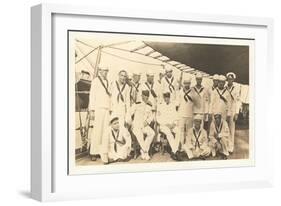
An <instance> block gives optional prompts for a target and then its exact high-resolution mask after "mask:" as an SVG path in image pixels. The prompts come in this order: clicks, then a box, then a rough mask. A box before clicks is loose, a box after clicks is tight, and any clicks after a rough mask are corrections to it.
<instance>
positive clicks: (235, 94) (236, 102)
mask: <svg viewBox="0 0 281 206" xmlns="http://www.w3.org/2000/svg"><path fill="white" fill-rule="evenodd" d="M226 78H227V85H226V88H227V91H228V92H229V95H230V103H229V104H230V111H229V116H230V117H229V119H228V126H229V130H230V136H231V138H230V141H229V152H233V150H234V136H235V122H236V120H237V118H238V113H239V109H240V106H241V104H240V89H239V87H238V86H237V85H234V84H233V82H234V81H235V79H236V75H235V74H234V73H233V72H229V73H227V74H226Z"/></svg>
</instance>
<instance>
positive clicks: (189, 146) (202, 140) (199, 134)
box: [183, 115, 211, 159]
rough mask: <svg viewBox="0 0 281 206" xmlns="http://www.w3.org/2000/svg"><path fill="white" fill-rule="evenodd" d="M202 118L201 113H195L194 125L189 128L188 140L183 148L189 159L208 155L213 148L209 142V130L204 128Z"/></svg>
mask: <svg viewBox="0 0 281 206" xmlns="http://www.w3.org/2000/svg"><path fill="white" fill-rule="evenodd" d="M201 124H202V118H201V116H200V115H195V116H194V120H193V127H192V128H190V129H189V130H188V133H187V141H186V143H185V144H184V146H183V148H184V150H185V152H186V154H187V156H188V158H189V159H193V158H202V159H204V158H205V157H208V156H209V155H210V153H211V149H210V147H209V144H208V137H207V132H206V130H205V129H203V128H202V126H201Z"/></svg>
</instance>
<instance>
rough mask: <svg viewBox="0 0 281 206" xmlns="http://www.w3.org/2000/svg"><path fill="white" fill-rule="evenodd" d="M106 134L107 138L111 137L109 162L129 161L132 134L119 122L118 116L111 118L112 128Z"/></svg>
mask: <svg viewBox="0 0 281 206" xmlns="http://www.w3.org/2000/svg"><path fill="white" fill-rule="evenodd" d="M106 135H107V137H106V138H108V139H109V151H108V158H109V162H113V161H128V160H129V154H130V151H131V136H130V133H129V132H128V130H127V129H126V128H125V127H123V126H122V125H120V124H119V119H118V117H115V116H113V117H112V118H111V120H110V128H109V129H108V130H107V134H106Z"/></svg>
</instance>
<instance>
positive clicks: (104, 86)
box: [98, 76, 110, 96]
mask: <svg viewBox="0 0 281 206" xmlns="http://www.w3.org/2000/svg"><path fill="white" fill-rule="evenodd" d="M98 79H99V80H100V83H101V85H102V86H103V88H104V89H105V92H106V94H107V95H108V96H110V93H109V91H108V80H107V79H105V82H106V85H105V84H104V82H103V80H102V79H101V77H100V76H98Z"/></svg>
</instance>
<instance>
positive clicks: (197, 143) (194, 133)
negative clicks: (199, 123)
mask: <svg viewBox="0 0 281 206" xmlns="http://www.w3.org/2000/svg"><path fill="white" fill-rule="evenodd" d="M193 135H194V137H195V149H196V147H198V148H199V149H200V143H199V137H200V136H201V129H200V130H199V131H198V134H196V130H195V128H193Z"/></svg>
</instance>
